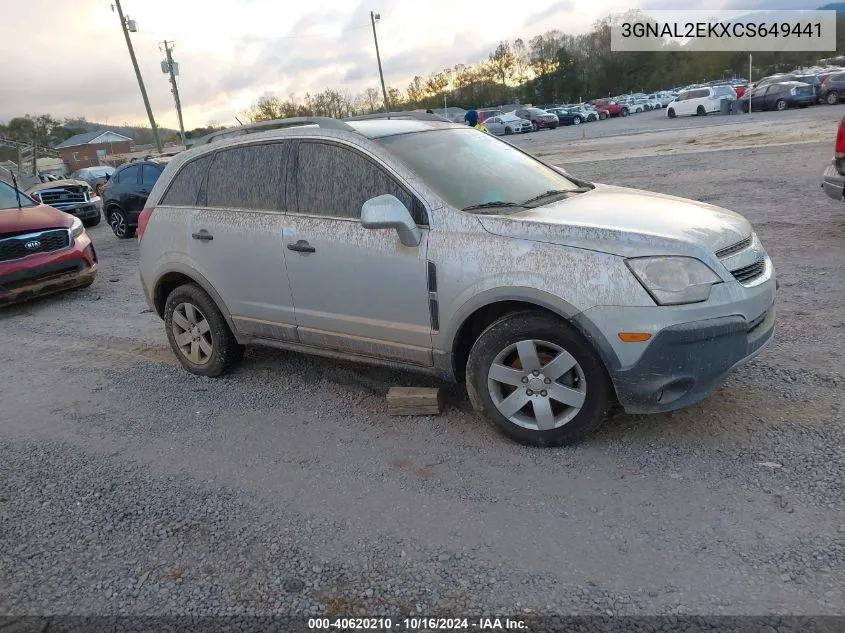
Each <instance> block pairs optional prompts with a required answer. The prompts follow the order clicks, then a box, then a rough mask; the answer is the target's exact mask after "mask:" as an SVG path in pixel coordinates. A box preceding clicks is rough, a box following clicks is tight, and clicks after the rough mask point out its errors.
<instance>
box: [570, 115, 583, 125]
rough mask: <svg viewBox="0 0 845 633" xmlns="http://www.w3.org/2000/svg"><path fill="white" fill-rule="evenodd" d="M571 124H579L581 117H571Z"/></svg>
mask: <svg viewBox="0 0 845 633" xmlns="http://www.w3.org/2000/svg"><path fill="white" fill-rule="evenodd" d="M572 125H581V117H579V116H577V117H575V118H574V119H572Z"/></svg>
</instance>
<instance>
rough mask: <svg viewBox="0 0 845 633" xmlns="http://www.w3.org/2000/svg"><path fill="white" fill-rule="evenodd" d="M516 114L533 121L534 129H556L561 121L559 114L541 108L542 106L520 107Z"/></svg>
mask: <svg viewBox="0 0 845 633" xmlns="http://www.w3.org/2000/svg"><path fill="white" fill-rule="evenodd" d="M514 114H515V115H516V116H518V117H520V118H522V119H526V120H528V121H531V126H532V127H533V128H534V131H535V132H536V131H537V130H541V129H547V130H554V129H555V128H556V127H557V126H558V125H560V123H559V122H558V118H557V115H555V114H551V113H550V112H546V111H545V110H541V109H540V108H519V109H517V110H514Z"/></svg>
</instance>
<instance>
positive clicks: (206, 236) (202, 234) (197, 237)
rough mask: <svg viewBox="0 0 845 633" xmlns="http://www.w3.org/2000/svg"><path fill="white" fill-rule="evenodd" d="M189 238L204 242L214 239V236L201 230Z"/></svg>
mask: <svg viewBox="0 0 845 633" xmlns="http://www.w3.org/2000/svg"><path fill="white" fill-rule="evenodd" d="M191 237H192V238H194V239H195V240H204V241H206V242H210V241H211V240H213V239H214V236H213V235H212V234H211V233H209V232H208V231H206V230H205V229H202V230H201V231H200V232H199V233H191Z"/></svg>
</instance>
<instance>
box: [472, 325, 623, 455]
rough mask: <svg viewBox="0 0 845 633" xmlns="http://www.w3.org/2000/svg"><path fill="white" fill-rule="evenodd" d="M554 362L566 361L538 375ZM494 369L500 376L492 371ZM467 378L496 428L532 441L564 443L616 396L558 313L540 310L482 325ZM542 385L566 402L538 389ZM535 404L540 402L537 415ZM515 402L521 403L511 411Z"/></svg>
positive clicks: (588, 428)
mask: <svg viewBox="0 0 845 633" xmlns="http://www.w3.org/2000/svg"><path fill="white" fill-rule="evenodd" d="M531 350H533V354H532V353H531ZM532 357H533V359H534V360H533V362H532V361H531V358H532ZM558 359H560V360H558ZM557 362H560V363H561V365H560V368H563V367H564V366H566V365H568V366H569V367H568V369H567V370H566V371H565V372H563V373H561V374H558V375H557V376H554V375H551V376H543V373H542V370H543V369H546V371H547V372H548V368H549V367H550V366H551V365H553V364H554V363H557ZM570 362H571V363H573V364H572V365H570V364H569V363H570ZM531 365H534V366H536V367H537V368H538V369H537V370H532V373H531V374H528V375H525V372H523V370H522V368H523V367H527V368H530V366H531ZM494 368H498V369H494ZM533 371H538V372H539V373H538V375H535V374H533ZM552 371H555V370H552ZM493 372H496V373H498V376H499V377H500V378H502V380H503V381H504V382H502V381H499V380H497V379H496V378H493V377H492V375H493ZM466 380H467V392H468V393H469V397H470V401H471V402H472V405H473V407H474V408H475V410H476V411H477V412H478V413H479V414H480V415H481V416H482V417H484V418H485V419H486V420H487V421H488V422H490V423H491V424H493V426H495V427H496V428H497V429H498V430H499V432H501V433H503V434H504V435H506V436H507V437H509V438H511V439H512V440H514V441H517V442H519V443H522V444H527V445H531V446H562V445H565V444H571V443H573V442H576V441H578V440H581V439H583V438H584V437H585V436H586V435H588V434H589V433H591V432H592V431H594V430H595V429H596V428H598V426H599V425H600V424H601V423H602V421H603V420H604V419H605V417H606V416H607V413H608V411H609V410H610V408H611V406H612V405H613V403H614V399H613V389H612V387H611V384H610V380H609V379H608V377H607V372H606V371H605V368H604V365H603V364H602V361H601V359H600V358H599V356H598V354H597V353H596V352H595V350H594V349H593V348H592V346H591V345H590V344H589V343H588V342H586V341H585V340H584V338H583V337H582V336H581V335H580V334H579V333H578V332H577V331H576V330H575V329H573V328H572V327H571V326H569V325H568V324H567V323H565V322H564V321H561V320H560V319H558V318H556V317H554V316H551V315H549V314H545V313H543V312H538V311H522V312H514V313H511V314H508V315H505V316H503V317H502V318H500V319H499V320H497V321H495V322H494V323H493V324H491V325H490V326H489V327H487V329H485V330H484V331H483V332H482V333H481V335H480V336H479V337H478V339H477V340H476V341H475V343H474V344H473V346H472V349H471V350H470V353H469V360H468V361H467V378H466ZM532 383H536V384H532ZM546 385H548V391H552V390H554V391H555V392H556V393H557V394H560V396H562V397H563V398H565V399H566V400H569V401H570V403H572V405H571V406H570V405H567V404H565V403H564V402H563V400H558V399H555V398H554V397H553V396H549V395H548V394H547V395H545V396H544V395H542V394H543V393H546V391H547V390H546V389H543V387H545V386H546ZM532 386H533V387H534V390H533V391H532V390H531V387H532ZM537 388H540V389H541V391H540V393H539V394H537V393H536V389H537ZM529 391H530V392H531V395H529ZM513 398H516V399H515V400H514V399H513ZM509 399H510V400H509ZM529 402H530V403H531V405H530V406H529V404H528V403H529ZM520 403H522V406H521V407H520V406H519V405H520ZM535 403H537V404H535ZM535 406H539V407H540V409H537V411H540V412H541V422H542V423H541V422H539V421H538V418H537V417H536V415H535ZM515 407H519V409H517V410H516V411H513V412H512V409H514V408H515ZM506 414H508V415H506ZM541 426H542V427H545V428H540V427H541Z"/></svg>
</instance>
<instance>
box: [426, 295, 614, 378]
mask: <svg viewBox="0 0 845 633" xmlns="http://www.w3.org/2000/svg"><path fill="white" fill-rule="evenodd" d="M503 290H504V291H503ZM523 310H535V311H540V312H546V313H548V314H551V315H553V316H555V317H557V318H559V319H562V320H563V321H565V322H567V323H568V324H570V325H571V326H573V327H574V328H575V330H576V331H577V332H578V333H579V334H581V336H583V337H584V339H585V341H586V342H587V343H589V344H590V345H591V346H592V347H593V348H594V349H595V350H596V353H598V355H599V357H600V358H601V360H602V362H603V363H604V365H605V369H606V370H607V372H608V374H611V375H612V374H613V372H614V371H615V370H616V369H618V368H619V366H620V363H619V359H618V357H617V356H616V353H615V352H614V351H613V347H612V346H611V345H610V343H609V342H608V340H607V339H606V338H605V336H604V335H603V334H602V333H601V331H600V330H599V329H598V328H597V327H596V326H595V325H594V324H593V323H592V322H591V321H590V320H589V319H587V318H586V317H584V316H583V313H582V312H581V311H579V310H577V309H576V308H575V307H574V306H572V305H571V304H569V303H567V302H565V301H562V300H560V299H559V298H557V297H554V296H553V295H550V294H548V293H545V292H535V293H532V294H531V295H528V294H525V293H524V292H521V291H520V289H518V288H512V289H495V290H492V291H487V292H485V293H482V294H481V295H479V296H477V297H476V298H475V299H474V300H472V301H469V302H467V304H465V305H464V306H463V307H462V308H461V310H460V311H459V314H458V315H456V317H455V319H454V322H455V323H456V324H457V325H456V326H455V327H453V329H452V330H451V333H450V335H449V336H448V337H447V339H446V341H445V342H447V343H448V350H449V353H448V367H443V368H442V369H444V370H446V371H445V372H443V371H441V373H446V374H447V375H448V376H449V377H450V378H451V379H453V380H458V381H459V380H462V379H463V377H464V375H465V371H466V363H467V359H468V358H469V351H470V349H471V348H472V346H473V344H474V343H475V341H476V340H477V339H478V337H479V336H480V335H481V333H482V332H483V331H484V330H485V329H486V328H487V327H488V326H489V325H490V324H491V323H493V322H494V321H496V320H497V319H499V318H501V317H503V316H504V315H506V314H510V313H512V312H519V311H523Z"/></svg>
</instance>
